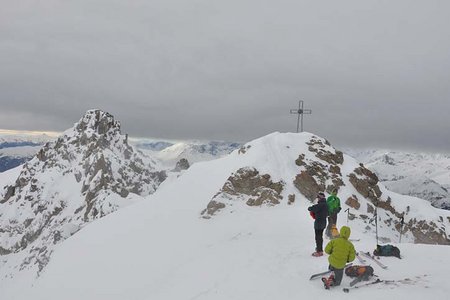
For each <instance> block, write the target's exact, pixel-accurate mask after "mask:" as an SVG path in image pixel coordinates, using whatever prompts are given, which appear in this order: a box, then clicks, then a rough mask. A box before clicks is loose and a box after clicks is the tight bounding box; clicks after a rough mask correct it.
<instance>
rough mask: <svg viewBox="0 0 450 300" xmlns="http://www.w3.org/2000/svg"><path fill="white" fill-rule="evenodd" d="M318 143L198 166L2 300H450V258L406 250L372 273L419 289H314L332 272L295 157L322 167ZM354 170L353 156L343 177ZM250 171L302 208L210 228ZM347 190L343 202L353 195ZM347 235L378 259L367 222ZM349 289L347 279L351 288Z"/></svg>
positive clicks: (235, 215) (242, 211) (78, 242)
mask: <svg viewBox="0 0 450 300" xmlns="http://www.w3.org/2000/svg"><path fill="white" fill-rule="evenodd" d="M311 137H312V135H311V134H308V133H303V134H280V133H273V134H271V135H268V136H265V137H263V138H261V139H258V140H255V141H253V142H250V143H249V144H247V145H246V146H244V147H247V148H246V149H247V150H246V153H245V154H242V153H239V151H237V150H236V151H234V152H233V153H232V154H230V155H228V156H226V157H223V158H220V159H217V160H213V161H208V162H199V163H196V164H194V165H193V166H192V167H191V168H189V169H188V170H186V171H185V172H184V173H183V174H182V175H181V176H179V177H177V178H171V180H170V182H166V183H163V184H162V185H161V186H160V188H159V189H158V190H157V191H156V193H154V194H152V195H149V196H147V197H146V199H145V201H140V202H137V203H135V204H134V205H130V206H127V207H125V208H122V209H121V210H119V211H117V212H115V213H113V214H110V215H107V216H105V217H103V218H101V219H99V220H96V221H94V222H92V223H90V224H89V225H87V226H86V227H84V228H83V229H81V230H80V231H79V232H77V234H75V235H73V236H71V237H70V238H69V239H67V240H66V241H65V242H64V243H61V244H59V245H58V246H57V247H56V250H55V252H54V255H53V257H52V260H51V261H50V263H49V265H48V266H47V268H46V269H45V270H44V272H43V273H42V276H41V277H40V278H39V279H38V280H37V281H36V282H35V283H34V286H33V288H32V289H29V288H24V286H25V285H20V284H19V285H18V287H16V288H14V287H12V286H11V287H8V288H6V289H3V293H4V294H3V295H2V297H1V298H2V299H9V300H14V299H33V300H38V299H46V300H52V299H65V300H70V299H76V300H79V299H93V300H94V299H95V300H102V299H107V300H115V299H133V300H138V299H217V300H221V299H245V300H248V299H280V300H283V299H296V298H298V299H306V298H308V299H310V298H312V299H314V298H323V297H324V296H331V297H333V298H334V299H361V298H362V297H363V298H364V299H382V298H386V297H389V298H396V297H402V298H407V299H424V298H425V297H429V296H433V297H437V298H440V299H446V298H447V297H448V296H447V295H448V294H450V287H449V286H448V284H446V281H447V276H446V275H447V270H446V266H448V264H449V262H450V257H449V256H448V249H449V248H448V246H427V245H414V244H410V243H402V244H400V245H398V246H399V247H400V249H401V251H402V256H403V259H402V260H399V259H397V258H382V259H381V261H382V262H383V263H384V264H386V265H388V266H389V267H388V269H387V270H382V269H381V268H379V267H378V266H377V265H376V264H373V267H374V269H375V273H376V274H377V275H379V277H380V278H382V279H395V280H397V279H404V278H410V279H411V280H412V282H413V283H412V284H397V285H396V286H394V285H384V284H379V285H374V286H371V287H367V288H364V289H360V290H352V291H351V292H350V293H349V294H344V293H343V292H342V290H341V288H335V289H333V290H331V291H325V290H324V289H323V287H322V284H321V282H320V280H315V281H309V280H308V279H309V277H310V275H311V274H312V273H317V272H320V271H323V270H325V269H326V268H327V266H328V263H327V258H326V256H324V257H321V258H314V257H311V255H310V254H311V252H312V251H313V250H314V231H313V220H312V219H311V218H310V216H309V214H308V212H307V207H308V206H310V205H311V202H310V201H308V200H306V199H305V198H304V197H303V196H302V195H301V194H300V193H299V192H298V191H297V190H296V189H295V187H294V186H293V184H292V180H293V178H294V177H295V175H296V174H298V169H299V167H298V166H296V165H295V164H294V163H293V161H294V160H295V159H296V158H297V157H298V155H299V153H304V154H305V155H306V158H307V159H308V158H310V159H314V157H313V156H312V154H311V153H310V152H309V151H308V150H307V146H306V145H305V142H306V141H308V140H309V139H310V138H311ZM248 146H250V147H248ZM357 165H358V164H357V161H356V160H354V159H352V158H350V157H348V156H345V161H344V165H343V168H342V172H343V174H348V172H351V171H353V170H354V168H355V166H357ZM243 167H256V168H257V169H258V171H260V173H261V174H264V173H269V174H270V175H271V177H272V179H273V180H274V181H278V180H283V181H284V182H285V183H286V186H285V190H284V191H283V194H284V195H285V196H287V194H291V193H295V195H296V201H295V203H294V204H293V205H287V201H286V200H283V201H282V203H281V204H279V205H276V206H273V207H266V206H263V207H249V206H247V205H246V204H245V202H238V201H237V202H236V203H235V205H234V206H233V209H232V210H231V209H225V210H223V211H221V212H219V213H218V214H217V215H214V216H213V217H212V218H211V219H208V220H206V219H203V218H201V217H200V212H201V211H202V210H203V209H204V208H205V207H206V205H207V204H208V202H209V201H210V200H211V198H212V197H213V196H214V195H215V194H216V193H217V192H218V191H219V190H220V189H221V188H222V186H223V184H224V182H225V181H226V180H227V178H228V177H229V176H230V174H232V173H233V172H235V171H236V170H238V169H239V168H243ZM345 177H346V176H343V178H345ZM345 183H346V185H347V187H346V188H345V189H343V191H342V194H341V191H340V196H341V199H345V197H346V196H347V195H352V194H355V193H356V192H355V190H354V189H352V188H351V187H350V186H349V185H348V182H345ZM382 191H383V194H384V193H386V194H388V195H390V196H392V198H393V205H395V206H396V207H397V206H398V207H400V208H402V209H406V206H408V205H409V206H411V210H412V212H411V216H415V217H419V216H420V215H422V216H424V217H427V218H431V219H435V218H438V216H439V215H444V216H450V214H447V213H448V212H446V211H442V210H437V209H435V208H433V207H431V205H430V204H429V203H427V202H425V201H423V200H420V199H417V198H413V197H409V196H402V195H397V194H395V193H393V192H389V191H387V190H386V189H384V188H383V189H382ZM286 198H287V197H285V199H286ZM344 208H346V206H345V205H344ZM446 214H447V215H446ZM344 224H346V218H345V215H344V214H343V213H341V214H340V215H339V219H338V225H339V226H342V225H344ZM447 225H448V224H447ZM349 226H350V227H351V228H352V235H351V237H352V238H358V239H360V241H359V242H355V247H356V249H357V250H362V251H372V250H373V249H374V247H375V236H374V232H373V230H367V229H366V228H365V226H366V225H365V224H363V223H362V222H360V221H349ZM380 226H381V228H380V229H379V230H380V231H381V234H387V235H389V234H390V235H391V236H392V237H396V236H397V235H395V233H387V232H386V233H383V230H386V231H388V230H389V231H390V228H387V227H386V228H385V227H383V226H382V224H381V225H380ZM69 230H70V229H69ZM404 240H405V241H407V240H408V237H405V239H404ZM409 240H410V239H409ZM325 242H326V241H325ZM349 281H350V279H349V278H345V277H344V282H343V286H348V283H349Z"/></svg>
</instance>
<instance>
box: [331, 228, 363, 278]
mask: <svg viewBox="0 0 450 300" xmlns="http://www.w3.org/2000/svg"><path fill="white" fill-rule="evenodd" d="M339 233H340V236H339V237H338V238H336V239H334V240H331V241H330V242H329V243H328V244H327V246H326V247H325V253H327V254H329V255H330V256H329V257H328V262H329V263H330V265H329V266H328V269H329V270H331V271H333V272H334V274H332V275H331V276H330V277H329V278H327V279H326V281H327V282H325V281H324V282H325V284H326V285H327V284H328V287H330V286H338V285H340V284H341V281H342V276H343V275H344V267H345V265H346V264H347V263H349V262H352V261H353V260H355V255H356V253H355V246H353V244H352V242H350V241H349V240H348V238H349V237H350V233H351V230H350V227H347V226H342V228H341V230H340V231H339Z"/></svg>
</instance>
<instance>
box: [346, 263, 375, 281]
mask: <svg viewBox="0 0 450 300" xmlns="http://www.w3.org/2000/svg"><path fill="white" fill-rule="evenodd" d="M345 275H347V276H349V277H361V278H364V279H368V278H369V277H370V276H373V268H372V267H371V266H349V267H347V268H346V269H345Z"/></svg>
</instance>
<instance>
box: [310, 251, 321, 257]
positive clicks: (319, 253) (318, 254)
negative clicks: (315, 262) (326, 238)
mask: <svg viewBox="0 0 450 300" xmlns="http://www.w3.org/2000/svg"><path fill="white" fill-rule="evenodd" d="M311 255H312V256H314V257H320V256H323V251H316V252H314V253H313V254H311Z"/></svg>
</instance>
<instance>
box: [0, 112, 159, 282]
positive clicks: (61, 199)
mask: <svg viewBox="0 0 450 300" xmlns="http://www.w3.org/2000/svg"><path fill="white" fill-rule="evenodd" d="M17 169H18V170H20V174H18V176H17V177H15V178H14V179H13V180H10V181H9V182H4V183H7V184H8V185H7V186H5V188H4V189H3V191H2V192H1V194H0V220H1V224H0V228H1V229H2V230H1V231H0V255H1V257H0V258H1V261H0V275H1V276H0V278H4V277H5V276H8V277H14V276H17V275H18V273H20V272H19V270H24V271H29V272H28V273H29V274H31V275H32V276H35V275H36V273H37V272H40V271H42V270H43V268H44V267H45V265H46V264H47V263H48V261H49V259H50V257H51V254H52V252H53V251H54V249H55V248H56V245H57V244H58V243H60V242H62V241H64V240H65V239H67V238H68V237H70V236H71V235H73V234H74V233H75V232H77V231H78V230H79V229H80V228H81V227H83V226H84V225H85V224H87V223H89V222H91V221H92V220H95V219H98V218H101V217H103V216H105V215H107V214H109V213H111V212H114V211H116V210H117V209H118V208H120V207H123V206H126V205H128V204H131V203H133V202H135V201H136V200H139V199H142V197H141V196H146V195H148V194H151V193H153V192H154V191H155V190H156V189H157V187H158V186H159V185H160V183H161V182H162V181H164V179H165V178H166V175H165V172H161V171H159V167H158V166H157V164H156V163H155V162H154V161H153V160H152V159H150V158H149V157H146V156H144V155H143V154H142V153H139V152H136V151H135V150H134V149H133V148H132V147H131V146H129V145H128V144H127V137H126V136H124V135H122V134H121V133H120V124H119V122H117V121H115V120H114V117H113V116H111V115H110V114H108V113H105V112H102V111H100V110H90V111H88V112H87V113H86V114H85V115H84V116H83V118H81V120H80V121H79V122H78V123H76V124H75V125H74V127H73V128H71V129H68V130H67V131H65V132H64V133H63V134H62V135H61V136H60V137H58V138H57V139H56V140H55V141H52V142H48V143H47V144H45V146H44V147H42V148H41V149H40V150H39V152H38V154H37V155H36V156H35V157H34V158H33V159H32V160H30V161H28V162H27V163H26V164H24V165H23V166H22V167H18V168H17ZM8 172H9V173H10V174H11V173H16V174H17V171H16V170H10V171H8ZM24 273H27V272H24ZM4 284H6V283H4ZM0 285H2V284H1V281H0ZM0 288H1V287H0Z"/></svg>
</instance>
